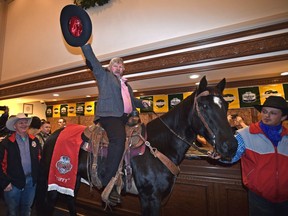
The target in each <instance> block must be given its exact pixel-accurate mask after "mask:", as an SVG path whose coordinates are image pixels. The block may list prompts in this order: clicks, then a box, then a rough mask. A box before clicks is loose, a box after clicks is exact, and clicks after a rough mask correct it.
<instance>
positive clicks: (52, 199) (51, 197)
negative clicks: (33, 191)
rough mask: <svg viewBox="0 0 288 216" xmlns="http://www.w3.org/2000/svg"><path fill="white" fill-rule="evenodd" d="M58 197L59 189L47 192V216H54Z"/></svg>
mask: <svg viewBox="0 0 288 216" xmlns="http://www.w3.org/2000/svg"><path fill="white" fill-rule="evenodd" d="M57 198H58V192H57V191H48V192H47V208H46V210H45V216H52V215H53V212H54V208H55V205H56V201H57Z"/></svg>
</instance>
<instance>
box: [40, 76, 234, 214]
mask: <svg viewBox="0 0 288 216" xmlns="http://www.w3.org/2000/svg"><path fill="white" fill-rule="evenodd" d="M225 84H226V81H225V79H223V80H222V81H220V82H219V83H218V84H217V85H216V86H214V87H210V86H207V80H206V77H203V78H202V79H201V81H200V84H199V86H198V88H197V90H196V91H195V92H194V93H193V94H191V95H190V96H188V97H187V98H186V99H185V100H183V101H182V102H181V103H179V104H178V105H177V106H175V107H174V108H173V109H172V110H171V111H169V112H167V113H166V114H164V115H162V116H161V117H158V118H156V119H154V120H153V121H151V122H149V123H148V124H147V126H146V128H147V141H148V142H147V143H150V145H151V146H152V147H153V148H155V149H157V150H158V151H159V152H161V153H163V154H164V155H165V156H166V157H167V158H169V159H170V161H172V162H173V163H174V164H175V165H176V166H178V165H180V163H181V162H182V160H183V159H184V157H185V153H186V151H187V150H188V148H189V147H190V145H192V144H191V143H193V142H194V141H195V140H196V136H197V134H199V135H201V136H203V137H204V138H205V139H206V140H207V141H208V142H209V143H210V144H211V145H212V146H213V147H214V151H215V152H217V153H218V154H219V155H221V157H222V158H223V159H227V160H229V159H231V158H232V157H233V156H234V154H235V152H236V150H237V145H238V144H237V141H236V140H235V138H234V136H233V133H232V131H231V128H230V126H229V123H228V121H227V110H228V104H227V102H226V101H225V100H224V99H223V97H222V92H223V90H224V88H225ZM59 133H60V131H57V132H55V133H54V134H53V135H52V136H51V137H50V138H49V140H48V142H47V144H46V148H44V152H43V158H42V159H43V161H44V163H43V165H44V169H43V172H44V173H43V176H44V179H46V178H47V176H48V169H49V165H50V161H51V156H52V153H53V149H54V145H55V142H56V139H57V137H58V135H59ZM150 150H151V149H150V148H148V147H147V148H146V150H145V153H144V154H143V155H141V156H136V157H133V158H132V159H131V166H132V170H133V178H134V180H135V184H136V187H137V190H138V193H139V194H138V195H139V198H140V201H141V208H142V215H147V216H153V215H160V210H161V202H162V200H163V199H164V198H165V197H167V196H168V195H169V194H170V192H171V190H172V186H173V184H174V182H175V178H176V177H177V176H176V175H174V174H172V173H171V171H170V170H169V169H168V168H167V166H166V165H164V163H162V162H161V161H160V160H159V159H158V158H156V157H154V155H152V153H151V151H150ZM86 161H87V152H85V151H83V150H82V149H81V150H80V153H79V168H78V174H77V183H76V187H75V191H76V193H75V194H77V190H78V188H79V185H80V178H81V177H82V178H86V179H87V168H86ZM42 183H43V182H42ZM44 183H45V181H44ZM46 183H47V181H46ZM46 189H47V185H46ZM42 194H45V189H43V188H42ZM56 194H57V192H55V191H54V192H53V191H50V192H48V205H49V206H50V207H51V208H50V209H53V206H54V204H55V200H56V199H55V198H56ZM67 198H68V200H70V202H69V204H68V208H69V211H70V214H71V215H75V214H76V210H75V206H74V197H70V198H69V196H68V197H67ZM45 212H46V213H48V214H51V212H52V211H51V212H50V211H48V210H47V209H46V210H45Z"/></svg>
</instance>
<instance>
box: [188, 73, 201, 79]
mask: <svg viewBox="0 0 288 216" xmlns="http://www.w3.org/2000/svg"><path fill="white" fill-rule="evenodd" d="M199 76H200V75H198V74H192V75H190V76H189V78H190V79H197V78H199Z"/></svg>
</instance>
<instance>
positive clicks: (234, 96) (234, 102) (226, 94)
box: [223, 88, 240, 109]
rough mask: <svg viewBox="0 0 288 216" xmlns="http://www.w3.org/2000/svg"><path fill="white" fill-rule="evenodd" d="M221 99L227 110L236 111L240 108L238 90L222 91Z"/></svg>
mask: <svg viewBox="0 0 288 216" xmlns="http://www.w3.org/2000/svg"><path fill="white" fill-rule="evenodd" d="M223 98H224V100H225V101H227V102H228V104H229V109H237V108H239V107H240V102H239V96H238V89H237V88H231V89H224V91H223Z"/></svg>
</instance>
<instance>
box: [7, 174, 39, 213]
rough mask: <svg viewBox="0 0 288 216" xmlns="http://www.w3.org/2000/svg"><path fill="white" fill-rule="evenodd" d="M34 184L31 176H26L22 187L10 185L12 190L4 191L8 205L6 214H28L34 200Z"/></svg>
mask: <svg viewBox="0 0 288 216" xmlns="http://www.w3.org/2000/svg"><path fill="white" fill-rule="evenodd" d="M35 191H36V185H34V186H33V180H32V177H26V185H25V187H24V189H19V188H17V187H15V186H13V185H12V190H11V191H7V192H4V200H5V203H6V205H7V207H8V214H7V215H8V216H18V215H20V216H29V215H30V214H31V206H32V204H33V201H34V197H35Z"/></svg>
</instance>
